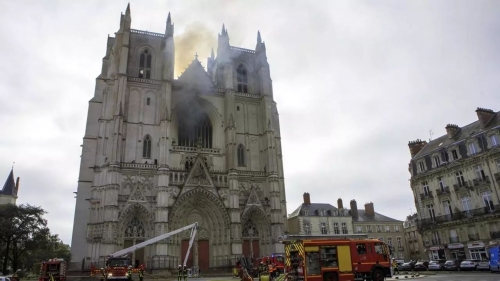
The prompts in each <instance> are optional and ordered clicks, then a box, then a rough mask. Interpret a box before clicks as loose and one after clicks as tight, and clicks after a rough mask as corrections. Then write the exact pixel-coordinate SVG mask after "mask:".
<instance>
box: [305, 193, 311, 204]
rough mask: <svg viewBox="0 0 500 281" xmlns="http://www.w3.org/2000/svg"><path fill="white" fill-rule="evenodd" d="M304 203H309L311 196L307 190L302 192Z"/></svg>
mask: <svg viewBox="0 0 500 281" xmlns="http://www.w3.org/2000/svg"><path fill="white" fill-rule="evenodd" d="M304 205H311V196H309V192H304Z"/></svg>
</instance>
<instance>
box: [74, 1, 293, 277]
mask: <svg viewBox="0 0 500 281" xmlns="http://www.w3.org/2000/svg"><path fill="white" fill-rule="evenodd" d="M193 55H194V54H193ZM174 57H175V50H174V25H173V24H172V21H171V17H170V14H169V15H168V19H167V22H166V30H165V33H164V34H160V33H153V32H148V31H141V30H135V29H131V14H130V7H127V10H126V13H125V14H122V15H121V20H120V29H119V30H118V32H116V33H115V37H109V38H108V41H107V51H106V55H105V56H104V58H103V63H102V71H101V73H100V75H99V76H98V77H97V79H96V87H95V94H94V97H93V98H92V99H91V100H90V102H89V110H88V116H87V124H86V131H85V136H84V141H83V146H82V147H83V152H82V156H81V166H80V175H79V183H78V190H77V201H76V208H75V219H74V228H73V238H72V245H71V251H72V262H73V264H78V263H81V262H84V263H85V264H87V265H88V264H89V263H90V262H102V261H103V260H104V258H105V256H107V255H109V254H112V253H114V252H116V251H118V250H121V249H124V248H127V247H130V246H132V245H135V244H138V243H140V242H143V241H146V240H148V239H151V238H154V237H156V236H158V235H161V234H163V233H167V232H170V231H173V230H176V229H178V228H181V227H183V226H187V225H189V224H191V223H193V222H198V223H199V229H198V234H197V236H196V240H195V243H194V245H193V250H192V252H191V255H190V256H189V259H188V264H187V265H188V266H193V265H194V266H199V267H200V269H201V270H207V269H209V268H217V267H224V266H229V265H232V264H234V262H235V260H236V258H238V257H240V256H242V255H244V256H254V257H260V256H263V255H266V254H271V253H283V252H284V250H283V247H282V245H281V244H280V243H279V242H278V237H279V236H281V235H283V234H284V232H285V229H286V216H287V212H286V200H285V186H284V177H283V164H282V149H281V138H280V129H279V128H280V127H279V118H278V112H277V108H276V103H275V102H274V100H273V90H272V81H271V77H270V72H269V64H268V62H267V57H266V47H265V44H264V42H262V40H261V37H260V33H258V35H257V44H256V47H255V50H250V49H243V48H239V47H234V46H231V45H230V44H229V35H228V32H227V29H226V28H225V27H224V26H223V27H222V31H221V33H220V34H219V35H218V47H217V51H216V53H215V54H214V51H213V50H212V54H211V56H210V57H209V58H208V59H207V68H206V70H205V68H204V67H203V66H202V65H201V63H200V61H199V60H198V58H197V56H196V57H195V58H194V60H193V61H192V62H191V63H190V65H189V66H187V69H186V70H185V71H184V72H183V73H182V74H181V75H180V76H179V77H178V78H177V79H174ZM189 234H190V232H189V231H186V232H185V233H181V234H178V235H175V236H172V237H171V238H169V239H166V240H163V241H162V242H160V243H156V244H153V245H150V246H147V247H146V248H143V249H139V250H136V251H135V252H134V253H133V254H132V256H133V260H134V262H135V263H136V264H137V263H139V264H142V263H145V264H146V265H147V266H148V267H149V268H176V267H177V265H178V264H181V263H182V261H183V260H184V255H185V254H186V251H187V247H188V238H189Z"/></svg>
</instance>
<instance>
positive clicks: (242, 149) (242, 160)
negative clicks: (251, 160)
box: [238, 143, 245, 166]
mask: <svg viewBox="0 0 500 281" xmlns="http://www.w3.org/2000/svg"><path fill="white" fill-rule="evenodd" d="M238 166H245V147H244V146H243V144H241V143H240V145H238Z"/></svg>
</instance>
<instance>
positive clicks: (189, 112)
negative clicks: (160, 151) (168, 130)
mask: <svg viewBox="0 0 500 281" xmlns="http://www.w3.org/2000/svg"><path fill="white" fill-rule="evenodd" d="M177 114H178V115H177V116H178V118H179V146H187V147H196V146H197V145H200V146H201V147H203V148H212V122H211V121H210V117H208V115H207V114H206V113H205V112H203V111H202V110H201V109H200V108H197V107H196V106H189V105H188V106H185V107H182V108H179V112H178V113H177Z"/></svg>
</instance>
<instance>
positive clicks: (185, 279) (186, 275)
mask: <svg viewBox="0 0 500 281" xmlns="http://www.w3.org/2000/svg"><path fill="white" fill-rule="evenodd" d="M182 275H183V277H184V281H187V279H188V269H187V267H186V265H184V266H183V267H182Z"/></svg>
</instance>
